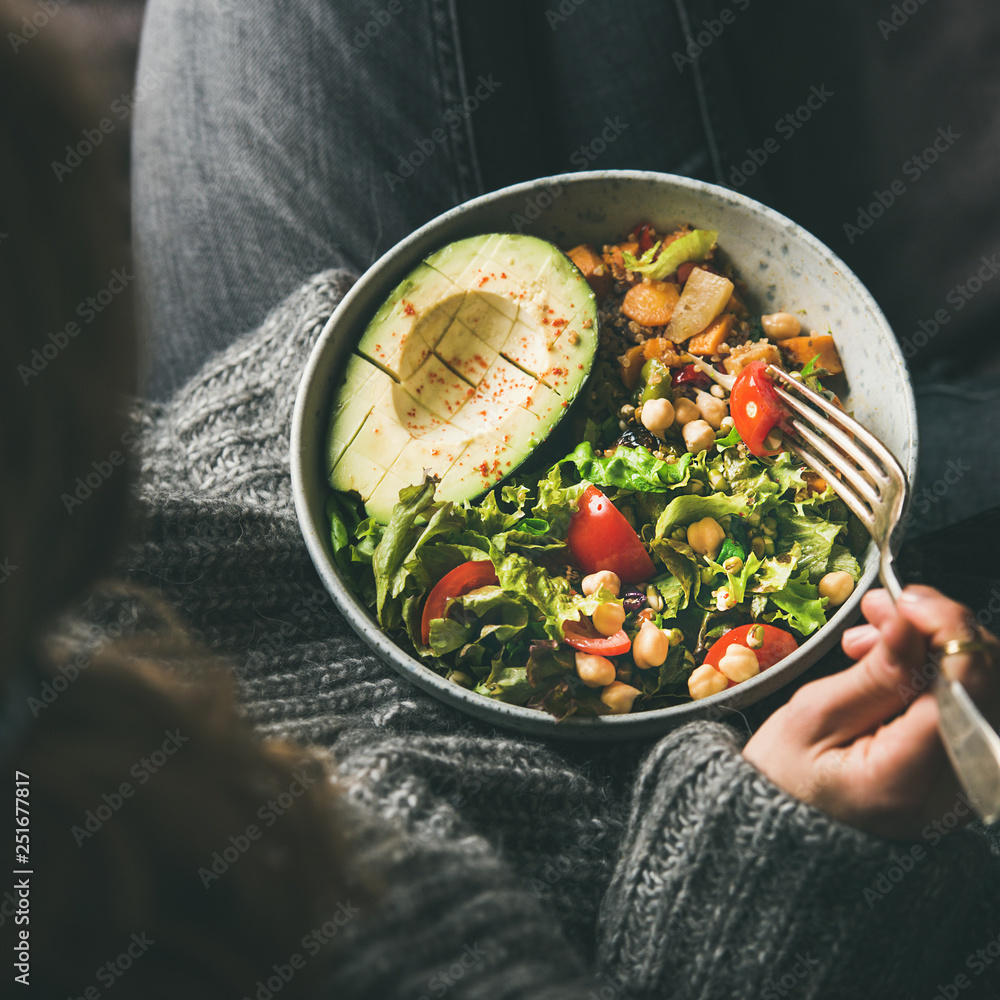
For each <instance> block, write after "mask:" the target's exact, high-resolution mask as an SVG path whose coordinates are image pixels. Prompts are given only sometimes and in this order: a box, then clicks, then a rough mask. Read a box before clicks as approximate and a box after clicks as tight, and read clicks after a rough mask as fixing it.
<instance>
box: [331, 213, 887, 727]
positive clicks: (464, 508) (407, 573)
mask: <svg viewBox="0 0 1000 1000" xmlns="http://www.w3.org/2000/svg"><path fill="white" fill-rule="evenodd" d="M608 239H609V240H610V242H607V243H596V242H595V243H577V244H574V245H571V246H563V247H559V246H556V245H555V244H553V243H552V242H550V241H548V240H544V239H541V238H539V237H535V236H528V235H524V234H518V233H502V232H493V233H485V234H480V235H474V236H468V237H465V238H463V239H460V240H456V241H453V242H451V243H448V244H445V245H444V246H441V247H439V248H438V249H436V250H434V251H433V252H432V253H429V254H426V255H424V257H423V259H422V260H421V262H420V263H419V265H418V266H417V267H416V268H414V269H412V270H411V271H410V273H409V274H407V275H406V277H405V278H404V279H403V281H402V282H400V283H399V284H398V285H397V286H396V287H395V289H394V290H393V291H392V292H391V293H390V295H389V296H388V297H387V298H386V299H385V301H384V302H383V304H382V306H381V307H380V308H379V309H378V311H377V312H376V313H375V315H374V316H373V317H372V318H371V319H370V320H369V321H368V323H367V325H366V327H365V330H364V332H363V334H362V335H361V337H360V338H359V339H358V341H357V344H356V345H355V347H354V350H353V351H352V352H351V354H350V356H349V357H348V358H347V360H346V362H345V363H344V364H343V365H342V366H341V369H340V371H339V373H338V377H337V379H336V385H335V386H334V388H333V391H332V394H331V396H330V403H329V410H328V414H327V421H326V434H325V442H324V445H325V447H324V465H325V467H324V473H325V476H326V478H327V483H328V487H329V488H328V490H327V496H326V501H325V507H324V515H325V520H326V525H327V530H328V532H329V551H330V554H331V558H332V560H333V562H334V564H335V565H336V567H337V568H338V570H339V573H340V575H341V577H342V578H343V579H344V580H345V581H346V582H347V584H348V586H349V587H350V589H351V590H352V592H353V595H354V597H355V599H356V600H357V602H358V603H359V604H360V605H362V606H364V607H366V608H369V609H371V611H372V613H373V615H374V616H375V619H376V621H377V623H378V625H379V627H380V628H381V629H382V630H383V632H384V634H385V635H386V636H387V637H388V638H389V639H390V640H391V641H392V642H393V643H395V644H396V645H397V646H399V647H402V648H405V649H407V650H409V651H411V654H412V656H414V657H415V658H416V659H418V660H419V662H420V663H422V664H423V665H424V666H425V667H426V668H428V669H430V670H432V671H434V672H435V673H436V674H437V675H438V676H439V677H440V678H442V679H444V680H445V681H446V682H447V683H448V684H452V685H456V686H457V687H459V688H462V689H464V690H465V691H468V692H471V693H473V694H474V695H476V696H479V697H482V698H484V699H491V700H493V701H495V702H500V703H503V704H505V705H512V706H519V707H522V708H526V709H529V710H535V711H538V712H542V713H546V714H547V715H548V716H550V717H552V718H554V719H555V720H557V721H563V720H566V719H569V718H571V717H572V718H575V719H580V718H588V717H597V716H614V715H627V714H637V713H644V712H650V711H656V710H659V709H663V708H668V707H671V706H675V705H681V704H685V703H690V702H692V701H702V700H704V699H706V698H710V697H712V696H714V695H718V694H721V693H722V692H724V691H727V690H729V689H730V688H733V687H736V686H738V685H741V684H744V683H747V682H748V681H751V680H752V679H753V678H754V677H757V676H759V675H760V674H761V673H763V672H765V671H768V670H770V669H772V668H773V667H775V666H776V665H777V664H779V663H781V662H782V661H783V660H784V659H786V658H787V657H789V656H791V655H793V654H794V653H795V652H796V650H798V648H799V646H800V644H801V643H803V642H804V641H805V640H807V639H808V638H809V637H810V636H813V635H814V634H815V633H817V632H818V631H819V630H820V629H822V628H823V627H824V626H825V625H826V623H827V621H828V618H829V617H830V615H831V614H832V613H833V612H834V610H835V609H837V608H838V607H840V606H841V605H843V604H844V603H845V602H846V601H848V599H849V598H850V597H851V595H852V593H853V591H854V589H855V587H856V586H857V585H858V583H859V582H860V581H861V579H862V575H863V574H862V564H861V561H860V560H862V557H863V554H864V552H865V550H866V549H867V547H868V537H867V534H866V533H865V531H864V529H863V527H862V526H861V525H860V524H859V523H858V522H857V521H856V519H854V517H853V515H851V514H850V513H849V512H848V510H847V508H846V506H845V505H844V504H843V502H842V501H841V500H839V498H837V496H836V494H835V493H834V492H833V490H832V489H831V488H830V487H829V486H828V484H827V483H825V482H824V481H823V480H822V478H821V477H819V476H818V475H817V474H815V473H813V472H811V471H810V470H809V469H807V468H805V467H804V466H803V465H802V463H801V462H800V461H799V460H798V459H796V458H795V457H794V456H793V455H792V454H791V453H790V452H788V451H786V450H784V448H783V443H782V428H783V424H784V421H785V413H784V411H783V409H782V407H781V404H780V402H779V400H778V398H777V395H776V394H775V392H774V390H773V386H772V384H771V382H770V379H769V377H768V375H767V373H766V369H767V366H768V365H771V364H773V365H778V366H780V367H782V368H784V369H786V370H787V371H789V372H791V373H792V374H793V376H794V377H797V378H801V379H802V380H804V381H805V382H806V383H807V384H808V385H809V386H810V387H811V388H814V389H817V390H818V391H821V392H823V393H825V394H826V395H827V397H828V398H830V399H832V400H834V401H835V402H837V403H838V404H839V396H840V395H843V391H844V385H843V376H842V372H843V366H842V363H841V359H840V356H839V353H838V350H837V346H836V341H835V337H836V335H835V333H833V332H831V331H830V330H828V329H823V330H820V331H817V330H813V329H811V328H810V326H809V320H810V317H809V316H808V314H806V315H803V314H802V312H800V311H799V308H798V304H797V303H796V302H785V303H781V307H780V308H776V309H773V310H772V311H770V312H766V313H763V314H759V313H755V312H754V311H752V310H751V309H750V308H749V306H748V304H747V303H748V301H749V296H748V295H747V287H746V285H745V284H744V283H743V281H742V280H741V277H740V273H739V270H738V269H737V268H734V267H733V266H732V264H731V263H730V261H729V260H728V258H727V257H726V255H725V253H724V250H725V247H726V238H725V233H724V232H722V233H719V232H717V231H715V230H707V229H700V228H697V227H695V226H693V225H688V224H684V225H679V226H672V227H669V228H663V229H662V230H658V229H657V228H655V227H654V226H653V225H652V224H650V223H642V224H639V225H636V226H635V227H634V228H633V229H632V230H631V231H630V232H629V233H628V234H627V235H625V236H624V237H622V236H621V234H615V233H609V234H608Z"/></svg>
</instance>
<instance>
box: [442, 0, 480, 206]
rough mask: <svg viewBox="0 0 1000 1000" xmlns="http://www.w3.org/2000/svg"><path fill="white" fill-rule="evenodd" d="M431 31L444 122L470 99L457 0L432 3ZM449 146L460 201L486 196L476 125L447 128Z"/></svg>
mask: <svg viewBox="0 0 1000 1000" xmlns="http://www.w3.org/2000/svg"><path fill="white" fill-rule="evenodd" d="M430 6H431V28H432V31H433V32H434V44H435V49H436V54H437V60H436V61H437V71H438V72H437V75H438V84H439V88H440V93H441V98H442V118H443V116H444V114H445V112H446V111H447V110H448V108H449V107H450V106H452V105H454V104H458V103H461V102H462V101H464V100H465V99H466V98H467V97H468V91H467V88H466V80H465V68H464V65H463V63H462V52H461V41H460V37H459V30H458V15H457V12H456V10H455V7H454V0H431V5H430ZM445 127H446V129H447V132H448V141H447V143H446V145H447V147H448V150H449V152H450V154H451V159H452V166H453V168H454V173H455V185H456V199H457V201H458V202H462V201H466V200H468V199H469V198H471V197H473V196H474V195H477V194H480V193H481V192H482V187H483V184H482V178H481V175H480V171H479V162H478V159H477V157H476V152H475V149H476V147H475V141H474V139H473V132H472V122H471V119H470V117H465V118H464V120H463V124H462V127H461V129H460V130H458V131H457V132H456V130H455V129H453V128H450V127H448V126H445Z"/></svg>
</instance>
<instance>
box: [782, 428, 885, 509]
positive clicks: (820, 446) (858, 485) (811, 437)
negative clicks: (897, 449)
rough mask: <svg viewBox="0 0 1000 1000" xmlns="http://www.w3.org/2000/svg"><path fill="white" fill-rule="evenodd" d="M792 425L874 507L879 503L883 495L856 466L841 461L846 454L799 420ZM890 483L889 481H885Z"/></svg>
mask: <svg viewBox="0 0 1000 1000" xmlns="http://www.w3.org/2000/svg"><path fill="white" fill-rule="evenodd" d="M792 427H793V428H794V430H795V433H796V434H798V435H799V437H801V438H804V439H805V440H806V441H807V442H808V443H809V444H811V445H812V446H813V448H814V449H815V450H816V451H817V452H818V453H819V454H820V455H822V456H823V458H825V459H826V460H827V461H828V462H832V463H834V464H836V466H837V470H838V471H839V472H840V474H841V475H842V476H843V477H844V478H845V479H847V480H848V481H849V482H850V484H851V486H853V487H854V489H855V491H856V492H858V493H860V494H861V496H862V497H863V498H864V499H865V500H866V501H867V502H868V503H869V504H871V505H872V506H873V507H874V505H875V504H877V503H879V501H880V500H881V497H880V496H879V494H878V493H877V492H876V491H875V490H874V489H873V488H872V486H871V484H870V483H869V482H868V481H867V480H866V479H864V478H863V477H862V475H861V473H860V472H859V471H858V470H857V469H856V468H854V466H852V465H851V464H849V463H847V462H844V461H841V460H842V459H843V458H844V457H845V456H844V455H843V454H842V453H841V452H839V451H837V449H836V448H834V447H833V446H832V445H831V444H830V442H829V441H826V440H824V439H823V438H821V437H820V436H819V435H818V434H815V433H814V432H813V430H812V428H810V427H809V426H808V425H806V424H803V423H801V422H800V421H798V420H793V421H792ZM885 482H886V484H888V481H887V480H886V481H885Z"/></svg>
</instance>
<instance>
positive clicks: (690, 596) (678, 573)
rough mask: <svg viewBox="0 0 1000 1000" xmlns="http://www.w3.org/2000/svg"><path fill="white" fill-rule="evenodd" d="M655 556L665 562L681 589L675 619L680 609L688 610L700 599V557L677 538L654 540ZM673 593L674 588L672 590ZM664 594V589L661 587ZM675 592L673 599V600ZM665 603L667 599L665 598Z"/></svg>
mask: <svg viewBox="0 0 1000 1000" xmlns="http://www.w3.org/2000/svg"><path fill="white" fill-rule="evenodd" d="M650 545H651V547H652V549H653V552H654V554H655V555H657V556H659V557H660V559H661V560H663V565H664V566H666V567H667V569H668V570H669V571H670V574H671V576H672V577H673V579H674V580H675V581H676V585H677V587H679V588H680V595H679V596H678V598H677V603H676V606H675V607H674V609H673V612H672V614H671V615H670V617H675V616H676V614H677V611H678V609H679V608H686V607H687V606H688V605H689V604H690V603H691V602H692V601H694V600H695V599H696V598H697V597H698V591H699V589H700V587H701V570H700V569H699V568H698V557H697V556H696V555H695V552H694V549H692V548H691V546H690V545H688V543H687V542H682V541H680V540H679V539H676V538H669V537H668V538H654V539H653V540H652V542H651V543H650ZM672 591H673V588H672ZM660 592H661V593H663V588H662V587H660ZM673 596H674V594H673V592H672V594H671V597H672V599H673ZM664 601H666V597H665V596H664ZM664 614H666V612H664Z"/></svg>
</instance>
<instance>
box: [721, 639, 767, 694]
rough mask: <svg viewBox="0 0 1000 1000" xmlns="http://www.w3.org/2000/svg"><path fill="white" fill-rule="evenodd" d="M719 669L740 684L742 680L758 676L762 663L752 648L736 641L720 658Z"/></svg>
mask: <svg viewBox="0 0 1000 1000" xmlns="http://www.w3.org/2000/svg"><path fill="white" fill-rule="evenodd" d="M719 670H720V672H721V673H723V674H724V675H725V676H726V677H728V678H729V679H730V680H731V681H734V682H735V683H736V684H739V683H740V682H741V681H748V680H750V678H751V677H756V676H757V674H759V673H760V663H759V662H758V660H757V654H756V653H755V652H754V651H753V650H752V649H748V648H747V647H746V646H741V645H739V644H738V643H735V642H734V643H733V644H732V645H731V646H730V647H729V649H727V650H726V653H725V656H723V657H722V659H721V660H719Z"/></svg>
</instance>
